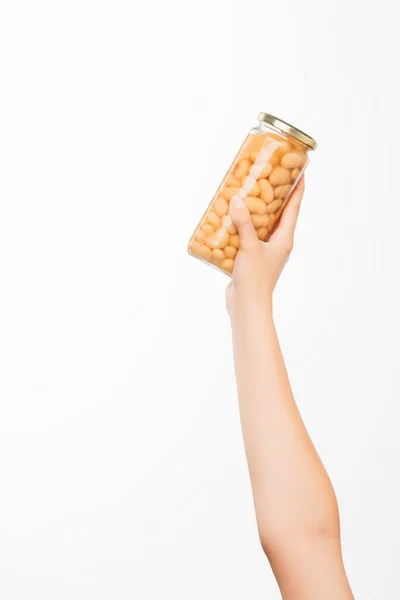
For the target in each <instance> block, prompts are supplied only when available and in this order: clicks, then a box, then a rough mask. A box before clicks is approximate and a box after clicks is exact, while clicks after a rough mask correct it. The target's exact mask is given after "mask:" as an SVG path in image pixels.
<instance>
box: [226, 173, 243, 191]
mask: <svg viewBox="0 0 400 600" xmlns="http://www.w3.org/2000/svg"><path fill="white" fill-rule="evenodd" d="M226 185H229V186H231V187H237V188H239V187H240V179H236V177H234V176H233V175H229V177H228V179H227V180H226Z"/></svg>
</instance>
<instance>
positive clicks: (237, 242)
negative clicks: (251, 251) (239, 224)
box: [229, 234, 240, 250]
mask: <svg viewBox="0 0 400 600" xmlns="http://www.w3.org/2000/svg"><path fill="white" fill-rule="evenodd" d="M229 245H230V246H233V247H234V248H237V250H239V248H240V239H239V236H238V234H234V235H231V239H230V241H229Z"/></svg>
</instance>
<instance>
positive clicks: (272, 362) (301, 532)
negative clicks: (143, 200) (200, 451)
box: [227, 180, 354, 600]
mask: <svg viewBox="0 0 400 600" xmlns="http://www.w3.org/2000/svg"><path fill="white" fill-rule="evenodd" d="M303 193H304V181H303V180H301V181H300V182H299V184H298V186H297V188H296V190H295V192H294V193H293V195H292V197H291V199H290V201H289V202H288V204H287V206H286V208H285V211H284V213H283V215H282V219H281V222H280V225H279V227H278V229H277V230H276V231H275V232H274V234H273V235H272V237H271V238H270V241H268V242H267V243H264V242H260V241H259V240H258V238H257V235H256V233H255V231H254V228H253V225H252V222H251V218H250V214H249V212H248V210H247V208H246V206H245V205H244V204H243V202H242V201H240V199H239V198H236V197H235V198H233V199H232V201H231V209H230V214H231V217H232V220H233V222H234V223H235V225H236V227H237V229H238V232H239V236H240V244H241V250H240V252H239V254H238V255H237V257H236V261H235V268H234V272H233V276H232V283H231V284H230V285H229V286H228V289H227V308H228V312H229V315H230V318H231V324H232V337H233V348H234V358H235V371H236V381H237V388H238V396H239V405H240V415H241V422H242V430H243V438H244V443H245V448H246V456H247V461H248V466H249V472H250V478H251V484H252V489H253V496H254V504H255V510H256V518H257V525H258V531H259V536H260V541H261V544H262V547H263V549H264V551H265V554H266V555H267V557H268V560H269V562H270V564H271V567H272V569H273V572H274V574H275V577H276V579H277V582H278V585H279V587H280V590H281V594H282V598H283V600H322V599H323V600H354V597H353V594H352V592H351V589H350V585H349V583H348V580H347V576H346V572H345V568H344V565H343V560H342V552H341V541H340V523H339V512H338V506H337V501H336V496H335V492H334V490H333V487H332V484H331V482H330V480H329V477H328V475H327V473H326V471H325V469H324V467H323V465H322V462H321V460H320V458H319V456H318V454H317V452H316V450H315V448H314V446H313V444H312V441H311V439H310V437H309V435H308V433H307V430H306V428H305V426H304V423H303V421H302V418H301V416H300V413H299V411H298V408H297V406H296V402H295V400H294V397H293V394H292V390H291V387H290V383H289V378H288V375H287V372H286V368H285V363H284V360H283V356H282V353H281V350H280V347H279V342H278V337H277V334H276V330H275V325H274V321H273V311H272V306H273V302H272V298H273V291H274V288H275V285H276V283H277V281H278V279H279V276H280V274H281V272H282V269H283V267H284V266H285V264H286V262H287V259H288V258H289V255H290V253H291V251H292V248H293V240H294V231H295V227H296V222H297V217H298V214H299V209H300V204H301V200H302V197H303Z"/></svg>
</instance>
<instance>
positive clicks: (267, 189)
mask: <svg viewBox="0 0 400 600" xmlns="http://www.w3.org/2000/svg"><path fill="white" fill-rule="evenodd" d="M258 185H259V186H260V196H261V199H262V200H264V202H266V203H267V204H268V203H269V202H272V200H273V199H274V190H273V188H272V185H271V184H270V182H269V181H268V180H267V179H260V180H259V181H258Z"/></svg>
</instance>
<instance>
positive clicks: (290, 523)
mask: <svg viewBox="0 0 400 600" xmlns="http://www.w3.org/2000/svg"><path fill="white" fill-rule="evenodd" d="M235 313H236V314H235V315H233V316H232V331H233V342H234V357H235V368H236V377H237V386H238V394H239V404H240V414H241V421H242V429H243V438H244V443H245V448H246V454H247V460H248V465H249V471H250V477H251V483H252V487H253V494H254V502H255V507H256V515H257V522H258V527H259V532H260V538H261V541H262V543H263V546H264V547H268V544H269V542H270V541H271V540H276V539H278V540H282V539H290V538H294V537H299V536H305V535H306V536H330V537H337V538H339V517H338V510H337V503H336V498H335V494H334V491H333V488H332V485H331V483H330V481H329V478H328V476H327V474H326V472H325V469H324V467H323V465H322V463H321V461H320V459H319V457H318V454H317V453H316V451H315V449H314V446H313V444H312V442H311V440H310V438H309V436H308V434H307V431H306V429H305V426H304V424H303V421H302V419H301V416H300V414H299V411H298V409H297V406H296V403H295V401H294V398H293V394H292V391H291V388H290V383H289V379H288V376H287V372H286V368H285V364H284V361H283V357H282V353H281V351H280V347H279V342H278V338H277V335H276V330H275V326H274V323H273V319H272V310H271V308H270V307H269V308H267V309H263V310H258V309H257V308H255V307H246V306H245V305H244V306H242V307H237V310H236V311H235Z"/></svg>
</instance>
